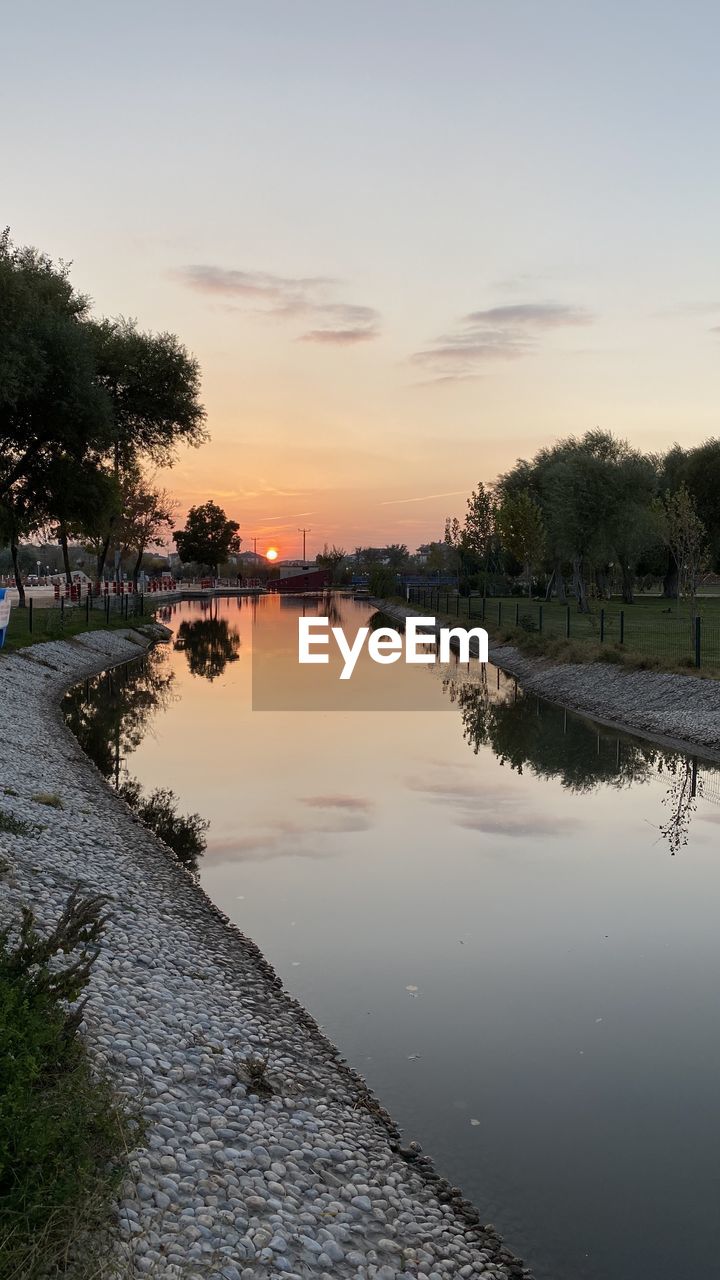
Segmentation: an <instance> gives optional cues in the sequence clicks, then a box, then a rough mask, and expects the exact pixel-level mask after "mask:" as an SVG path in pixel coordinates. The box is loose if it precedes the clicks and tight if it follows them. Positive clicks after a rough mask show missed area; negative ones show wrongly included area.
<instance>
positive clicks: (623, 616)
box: [620, 609, 625, 644]
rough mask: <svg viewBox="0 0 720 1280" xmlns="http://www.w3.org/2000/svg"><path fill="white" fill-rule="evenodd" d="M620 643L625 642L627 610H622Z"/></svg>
mask: <svg viewBox="0 0 720 1280" xmlns="http://www.w3.org/2000/svg"><path fill="white" fill-rule="evenodd" d="M620 643H621V644H624V643H625V610H624V609H621V610H620Z"/></svg>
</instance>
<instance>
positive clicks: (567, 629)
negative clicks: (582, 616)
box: [565, 604, 570, 640]
mask: <svg viewBox="0 0 720 1280" xmlns="http://www.w3.org/2000/svg"><path fill="white" fill-rule="evenodd" d="M565 609H566V612H565V635H566V637H567V639H568V640H569V639H570V605H569V604H568V605H566V606H565Z"/></svg>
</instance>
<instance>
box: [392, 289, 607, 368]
mask: <svg viewBox="0 0 720 1280" xmlns="http://www.w3.org/2000/svg"><path fill="white" fill-rule="evenodd" d="M592 319H593V317H592V315H591V314H590V312H588V311H586V310H584V308H582V307H575V306H568V305H566V304H564V303H560V302H526V303H515V304H512V305H509V306H503V307H488V308H486V309H485V310H482V311H470V312H468V314H467V315H465V316H463V318H462V320H461V321H460V323H459V325H458V326H457V328H456V329H454V330H453V331H451V332H450V333H446V334H442V335H441V336H440V337H439V338H437V339H436V340H435V342H433V343H432V344H431V345H430V346H428V347H426V348H424V349H423V350H421V351H416V352H415V354H414V355H413V356H412V361H413V363H414V364H417V365H420V366H421V367H422V368H424V369H427V370H428V371H429V372H430V373H431V374H432V377H433V380H434V381H437V382H440V381H445V382H454V381H459V380H465V379H467V378H471V377H474V376H477V369H478V367H481V366H483V365H484V364H486V363H489V362H492V361H497V360H519V359H521V358H522V357H523V356H527V355H530V354H531V353H532V352H533V351H535V350H536V349H537V346H538V343H539V340H540V338H541V337H542V335H543V334H544V333H546V332H548V331H549V330H552V329H559V328H562V327H567V326H574V325H585V324H589V323H590V322H591V321H592Z"/></svg>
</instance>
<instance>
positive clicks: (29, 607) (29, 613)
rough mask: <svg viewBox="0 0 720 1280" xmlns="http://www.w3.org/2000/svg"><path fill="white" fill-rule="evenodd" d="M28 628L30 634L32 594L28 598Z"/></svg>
mask: <svg viewBox="0 0 720 1280" xmlns="http://www.w3.org/2000/svg"><path fill="white" fill-rule="evenodd" d="M28 629H29V631H30V634H31V635H32V596H30V597H29V599H28Z"/></svg>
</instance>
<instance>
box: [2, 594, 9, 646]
mask: <svg viewBox="0 0 720 1280" xmlns="http://www.w3.org/2000/svg"><path fill="white" fill-rule="evenodd" d="M9 621H10V597H9V595H8V591H7V587H0V649H2V647H3V645H4V643H5V632H6V631H7V628H8V622H9Z"/></svg>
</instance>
